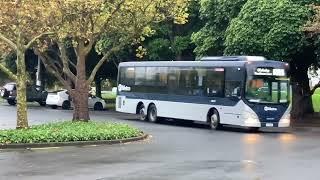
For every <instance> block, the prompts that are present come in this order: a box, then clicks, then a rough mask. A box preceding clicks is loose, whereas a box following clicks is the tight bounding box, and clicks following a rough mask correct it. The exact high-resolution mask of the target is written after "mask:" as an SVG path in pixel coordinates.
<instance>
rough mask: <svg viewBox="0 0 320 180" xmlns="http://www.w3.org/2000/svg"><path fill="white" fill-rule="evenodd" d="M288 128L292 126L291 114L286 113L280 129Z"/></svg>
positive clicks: (281, 120)
mask: <svg viewBox="0 0 320 180" xmlns="http://www.w3.org/2000/svg"><path fill="white" fill-rule="evenodd" d="M288 126H290V114H289V113H286V114H284V115H283V116H282V118H281V119H280V121H279V127H288Z"/></svg>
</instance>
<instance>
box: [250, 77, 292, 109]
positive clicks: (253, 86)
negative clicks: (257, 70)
mask: <svg viewBox="0 0 320 180" xmlns="http://www.w3.org/2000/svg"><path fill="white" fill-rule="evenodd" d="M289 93H290V91H289V80H288V79H287V78H278V77H265V76H262V77H259V76H253V77H251V78H249V79H248V81H247V84H246V94H245V97H246V99H247V100H248V101H249V102H252V103H270V104H279V103H288V102H289V99H290V94H289Z"/></svg>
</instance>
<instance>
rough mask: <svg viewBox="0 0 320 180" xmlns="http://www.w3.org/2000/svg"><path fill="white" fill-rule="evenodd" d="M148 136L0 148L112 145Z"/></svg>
mask: <svg viewBox="0 0 320 180" xmlns="http://www.w3.org/2000/svg"><path fill="white" fill-rule="evenodd" d="M148 137H149V135H148V134H143V135H141V136H138V137H133V138H127V139H118V140H101V141H73V142H52V143H22V144H0V149H29V148H49V147H63V146H88V145H112V144H122V143H128V142H135V141H140V140H144V139H146V138H148Z"/></svg>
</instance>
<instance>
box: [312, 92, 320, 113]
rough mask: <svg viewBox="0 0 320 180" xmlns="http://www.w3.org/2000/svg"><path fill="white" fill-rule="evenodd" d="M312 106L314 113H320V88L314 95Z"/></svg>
mask: <svg viewBox="0 0 320 180" xmlns="http://www.w3.org/2000/svg"><path fill="white" fill-rule="evenodd" d="M312 104H313V109H314V112H320V88H318V89H317V90H316V91H315V92H314V94H313V95H312Z"/></svg>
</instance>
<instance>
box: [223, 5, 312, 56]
mask: <svg viewBox="0 0 320 180" xmlns="http://www.w3.org/2000/svg"><path fill="white" fill-rule="evenodd" d="M310 13H311V11H310V8H309V7H308V6H304V5H301V4H300V3H294V2H293V1H291V0H248V1H247V3H246V4H245V5H244V6H243V8H242V10H241V12H240V13H239V15H238V17H236V18H235V19H233V20H232V22H231V24H230V26H229V27H228V29H227V31H226V41H225V43H224V45H225V46H226V49H225V51H224V52H225V54H228V55H234V54H247V55H251V54H254V55H257V54H258V55H264V56H268V57H272V58H276V59H285V60H288V59H291V56H292V55H294V54H297V53H299V51H301V49H302V48H303V47H304V46H305V45H306V43H307V42H306V37H305V35H304V34H303V32H302V31H301V28H302V27H303V25H304V24H305V22H306V21H307V20H308V18H309V17H310V15H311V14H310Z"/></svg>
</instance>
